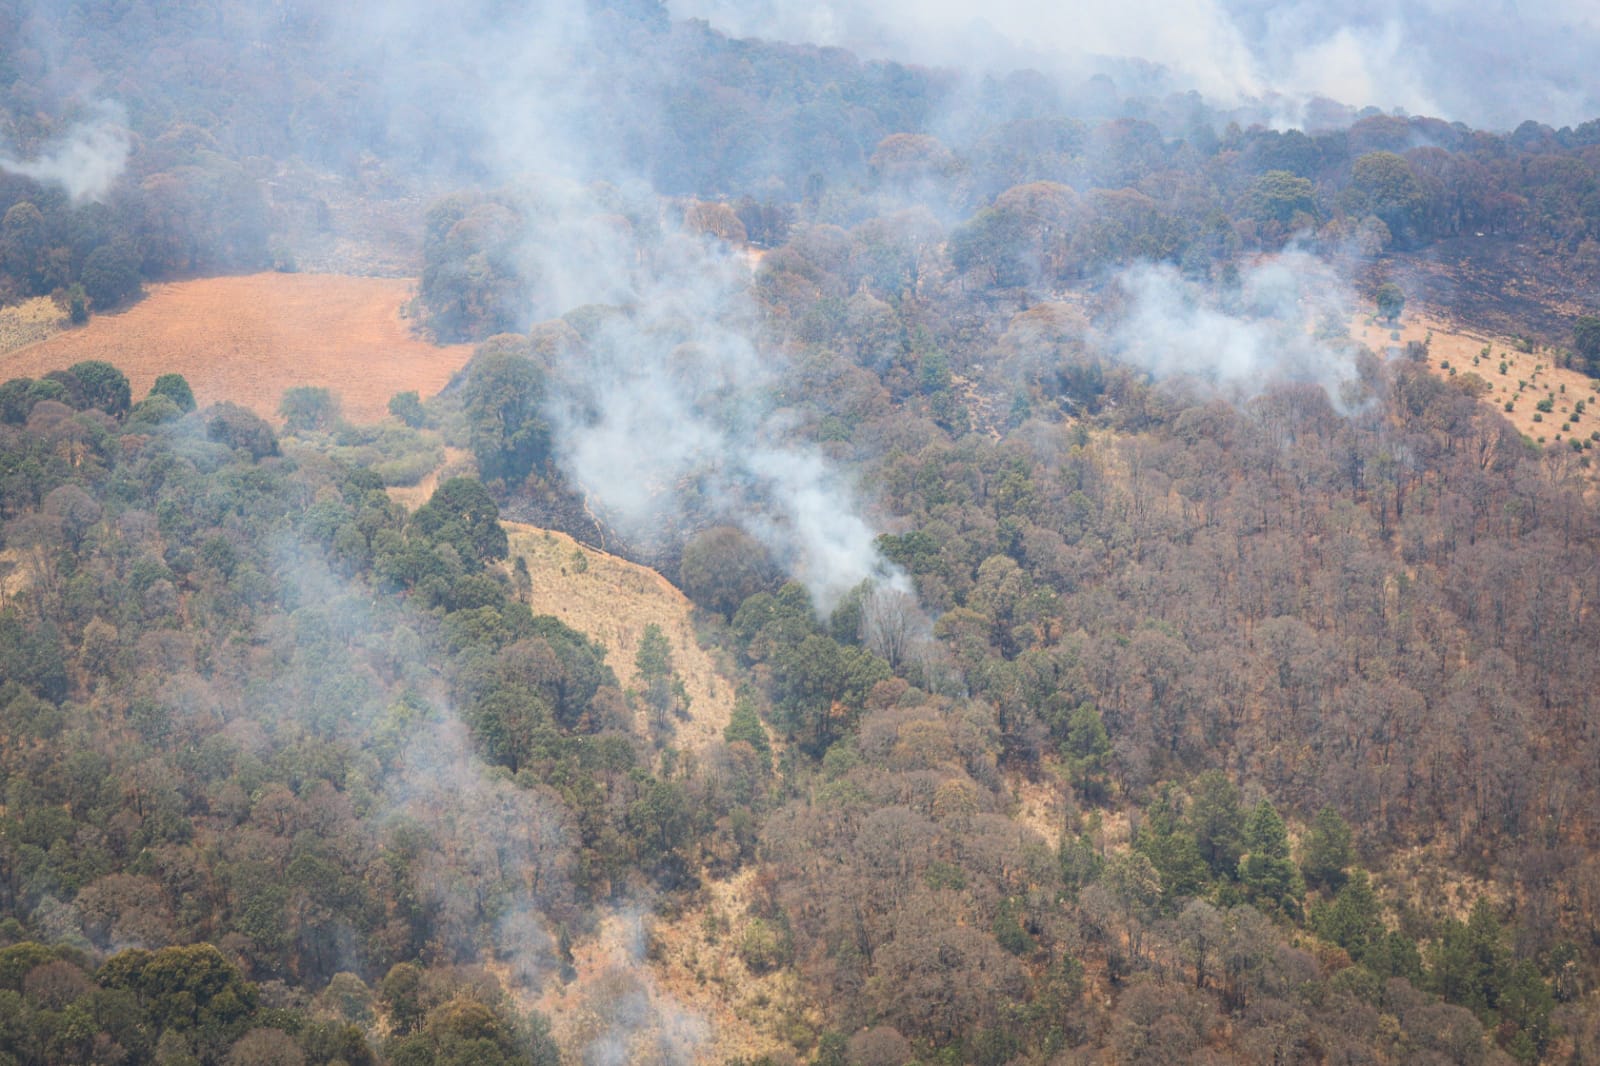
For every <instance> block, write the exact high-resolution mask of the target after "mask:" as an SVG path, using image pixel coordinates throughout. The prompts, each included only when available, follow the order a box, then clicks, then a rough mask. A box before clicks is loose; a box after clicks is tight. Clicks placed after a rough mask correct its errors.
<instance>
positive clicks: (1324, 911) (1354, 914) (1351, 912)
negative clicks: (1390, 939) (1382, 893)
mask: <svg viewBox="0 0 1600 1066" xmlns="http://www.w3.org/2000/svg"><path fill="white" fill-rule="evenodd" d="M1311 924H1312V926H1313V928H1315V929H1316V931H1317V932H1318V933H1319V934H1320V935H1322V936H1324V937H1327V938H1328V939H1329V940H1331V941H1333V942H1334V943H1335V944H1338V945H1339V946H1340V947H1342V948H1344V949H1345V950H1346V951H1348V952H1349V953H1350V957H1351V958H1352V959H1354V960H1355V961H1356V962H1367V961H1368V960H1369V959H1371V958H1372V957H1373V956H1374V955H1377V954H1379V953H1381V952H1382V951H1383V950H1384V948H1385V947H1386V944H1385V938H1386V935H1387V934H1386V932H1385V930H1384V927H1383V910H1382V907H1381V906H1380V904H1379V903H1378V897H1377V895H1376V894H1374V893H1373V891H1372V883H1371V881H1370V880H1369V879H1368V878H1367V873H1366V871H1365V870H1357V871H1355V873H1354V874H1352V875H1351V877H1350V878H1349V880H1348V881H1347V882H1345V883H1344V885H1343V887H1341V888H1340V889H1339V894H1338V895H1337V896H1335V897H1334V900H1333V902H1332V903H1331V904H1329V903H1319V904H1318V905H1317V907H1316V908H1315V909H1314V910H1313V911H1312V914H1311Z"/></svg>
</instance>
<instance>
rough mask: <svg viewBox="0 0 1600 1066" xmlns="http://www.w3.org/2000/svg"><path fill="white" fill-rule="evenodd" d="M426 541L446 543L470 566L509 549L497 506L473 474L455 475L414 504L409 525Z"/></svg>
mask: <svg viewBox="0 0 1600 1066" xmlns="http://www.w3.org/2000/svg"><path fill="white" fill-rule="evenodd" d="M408 528H409V529H410V530H411V532H412V533H413V535H415V536H416V537H418V538H420V539H421V540H422V541H423V542H425V543H428V544H448V545H450V546H451V547H453V548H454V549H455V550H456V553H457V554H458V555H459V557H460V559H461V561H462V562H463V563H465V564H466V565H467V566H469V567H471V568H474V569H476V568H480V567H482V566H483V565H484V564H485V563H488V562H493V561H495V560H497V559H504V558H505V557H506V555H507V554H508V553H509V551H510V544H509V541H507V539H506V531H505V529H504V528H502V527H501V525H500V508H499V507H498V506H496V504H495V502H494V497H492V496H490V495H489V492H488V490H487V489H485V488H484V487H483V482H481V481H479V480H477V479H476V478H467V477H454V478H451V479H450V480H449V481H446V482H445V483H444V484H442V485H440V486H439V487H438V488H437V489H435V490H434V492H433V495H432V496H431V497H429V498H428V502H427V503H425V504H423V505H422V506H421V507H419V508H417V512H416V513H415V514H413V515H412V516H411V522H410V524H409V527H408Z"/></svg>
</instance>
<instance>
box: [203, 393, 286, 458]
mask: <svg viewBox="0 0 1600 1066" xmlns="http://www.w3.org/2000/svg"><path fill="white" fill-rule="evenodd" d="M205 424H206V437H207V438H209V439H210V440H214V441H216V442H217V443H219V444H225V445H227V446H228V447H229V448H233V449H235V450H242V451H244V452H245V453H246V454H248V455H249V456H250V458H252V459H265V458H266V457H268V456H269V455H277V454H278V435H277V434H276V433H274V432H272V427H271V426H269V425H268V424H267V423H266V421H265V420H264V419H262V418H261V416H260V415H257V414H256V413H255V412H254V411H251V410H250V409H249V408H246V407H240V406H239V405H238V404H232V403H219V404H215V405H213V406H211V407H208V408H207V409H206V412H205Z"/></svg>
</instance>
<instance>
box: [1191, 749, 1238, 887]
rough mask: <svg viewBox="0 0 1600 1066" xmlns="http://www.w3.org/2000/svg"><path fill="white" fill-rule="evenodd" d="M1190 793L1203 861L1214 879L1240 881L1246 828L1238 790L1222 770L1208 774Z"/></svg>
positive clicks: (1208, 772) (1198, 780)
mask: <svg viewBox="0 0 1600 1066" xmlns="http://www.w3.org/2000/svg"><path fill="white" fill-rule="evenodd" d="M1190 789H1191V792H1192V793H1193V798H1192V801H1191V804H1190V807H1189V821H1190V824H1191V825H1193V826H1194V836H1195V846H1196V847H1198V848H1199V849H1200V857H1201V858H1202V859H1204V860H1205V863H1206V866H1207V867H1208V868H1209V869H1210V871H1211V876H1212V877H1227V878H1237V877H1238V876H1239V856H1240V855H1241V854H1243V852H1244V827H1245V826H1244V823H1245V818H1244V810H1243V808H1242V807H1241V805H1240V798H1239V789H1238V787H1237V786H1235V785H1234V783H1233V782H1232V781H1231V780H1229V778H1228V775H1227V774H1225V773H1223V772H1222V771H1221V770H1207V771H1206V772H1205V773H1203V774H1201V775H1200V776H1199V777H1197V778H1195V781H1194V784H1193V785H1191V786H1190Z"/></svg>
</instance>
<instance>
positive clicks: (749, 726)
mask: <svg viewBox="0 0 1600 1066" xmlns="http://www.w3.org/2000/svg"><path fill="white" fill-rule="evenodd" d="M722 739H723V740H724V741H726V742H727V743H729V744H739V743H744V744H748V745H750V747H751V748H752V749H753V750H754V751H755V752H756V754H757V755H759V756H761V759H762V762H763V764H764V765H767V766H770V765H771V763H772V741H771V739H769V738H768V736H767V727H766V726H764V725H762V724H761V716H760V715H759V714H757V713H756V709H755V706H754V705H753V704H751V702H750V701H749V700H748V699H746V698H743V697H741V698H740V699H738V700H736V701H735V702H734V705H733V713H732V714H731V715H730V716H729V717H728V724H727V727H726V728H724V729H723V731H722Z"/></svg>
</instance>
